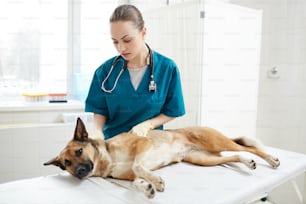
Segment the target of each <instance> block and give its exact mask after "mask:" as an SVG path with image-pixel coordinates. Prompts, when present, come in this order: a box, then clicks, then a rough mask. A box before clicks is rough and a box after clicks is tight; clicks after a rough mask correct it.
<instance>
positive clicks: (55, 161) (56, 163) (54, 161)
mask: <svg viewBox="0 0 306 204" xmlns="http://www.w3.org/2000/svg"><path fill="white" fill-rule="evenodd" d="M44 165H45V166H47V165H54V166H58V167H59V168H61V169H62V170H66V168H65V166H64V165H63V164H62V163H61V162H60V160H59V158H58V157H55V158H53V159H51V160H50V161H48V162H45V163H44Z"/></svg>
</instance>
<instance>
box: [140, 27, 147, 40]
mask: <svg viewBox="0 0 306 204" xmlns="http://www.w3.org/2000/svg"><path fill="white" fill-rule="evenodd" d="M141 35H142V37H143V39H145V37H146V35H147V27H143V28H142V31H141Z"/></svg>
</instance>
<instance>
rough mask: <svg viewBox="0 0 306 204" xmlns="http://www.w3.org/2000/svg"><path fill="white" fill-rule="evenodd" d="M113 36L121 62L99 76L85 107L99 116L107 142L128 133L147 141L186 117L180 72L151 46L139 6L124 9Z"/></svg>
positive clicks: (119, 11) (117, 14)
mask: <svg viewBox="0 0 306 204" xmlns="http://www.w3.org/2000/svg"><path fill="white" fill-rule="evenodd" d="M110 32H111V37H112V40H113V43H114V46H115V47H116V49H117V51H118V52H119V56H117V57H113V58H111V59H109V60H107V61H106V62H104V63H103V64H102V65H101V66H100V67H99V68H98V69H97V70H96V71H95V73H94V76H93V79H92V82H91V86H90V89H89V93H88V96H87V99H86V104H85V111H86V112H93V113H94V125H95V128H98V129H99V130H101V131H102V132H103V134H104V138H105V139H108V138H111V137H113V136H115V135H117V134H119V133H122V132H128V131H130V132H132V133H135V134H137V135H140V136H146V134H147V132H148V131H149V130H151V129H163V125H164V124H165V123H167V122H169V121H171V120H173V119H174V118H176V117H179V116H182V115H184V114H185V107H184V99H183V94H182V87H181V81H180V74H179V70H178V68H177V66H176V64H175V63H174V61H173V60H171V59H169V58H167V57H165V56H163V55H161V54H160V53H158V52H155V51H153V50H151V49H150V48H149V46H148V45H147V44H146V43H145V35H146V27H145V26H144V21H143V18H142V15H141V13H140V11H139V10H138V9H137V8H136V7H135V6H133V5H121V6H118V7H117V8H116V9H115V10H114V12H113V14H112V15H111V18H110ZM151 75H152V76H153V77H154V80H153V79H152V78H151ZM149 85H150V87H149Z"/></svg>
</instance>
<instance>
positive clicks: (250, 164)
mask: <svg viewBox="0 0 306 204" xmlns="http://www.w3.org/2000/svg"><path fill="white" fill-rule="evenodd" d="M240 160H241V162H242V163H244V164H245V165H246V166H247V167H249V168H250V169H252V170H253V169H256V162H255V161H254V160H253V159H245V158H243V157H240Z"/></svg>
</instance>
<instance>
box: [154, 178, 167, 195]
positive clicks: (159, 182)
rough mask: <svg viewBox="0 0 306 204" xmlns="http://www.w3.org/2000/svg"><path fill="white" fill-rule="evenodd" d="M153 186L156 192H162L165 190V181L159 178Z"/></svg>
mask: <svg viewBox="0 0 306 204" xmlns="http://www.w3.org/2000/svg"><path fill="white" fill-rule="evenodd" d="M154 184H155V187H156V190H158V191H160V192H163V191H164V190H165V181H164V180H163V179H162V178H161V177H159V178H158V180H157V182H155V183H154Z"/></svg>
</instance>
